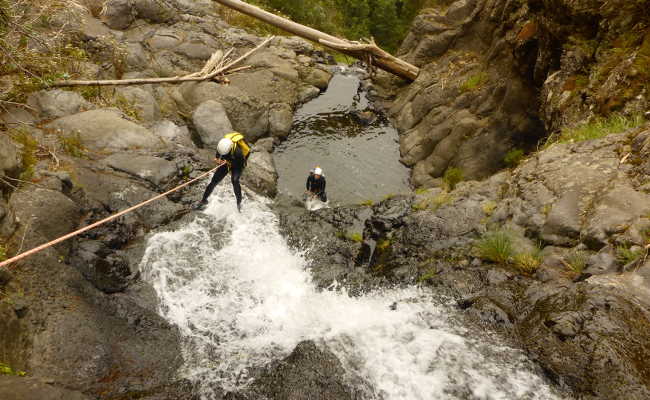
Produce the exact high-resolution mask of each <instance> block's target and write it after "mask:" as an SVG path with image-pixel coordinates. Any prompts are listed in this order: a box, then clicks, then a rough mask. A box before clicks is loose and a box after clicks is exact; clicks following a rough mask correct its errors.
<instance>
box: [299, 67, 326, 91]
mask: <svg viewBox="0 0 650 400" xmlns="http://www.w3.org/2000/svg"><path fill="white" fill-rule="evenodd" d="M330 79H332V74H330V73H329V72H327V71H324V70H322V69H320V68H310V69H309V70H308V71H307V72H306V73H305V74H304V76H303V80H304V81H305V83H307V84H309V85H312V86H316V87H317V88H319V89H321V90H323V89H327V86H328V85H329V82H330Z"/></svg>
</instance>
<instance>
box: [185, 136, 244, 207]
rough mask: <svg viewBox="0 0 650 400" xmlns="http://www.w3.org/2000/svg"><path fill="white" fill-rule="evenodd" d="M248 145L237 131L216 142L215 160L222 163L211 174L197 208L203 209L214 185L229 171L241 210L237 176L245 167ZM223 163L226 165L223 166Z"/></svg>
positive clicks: (239, 175) (239, 186)
mask: <svg viewBox="0 0 650 400" xmlns="http://www.w3.org/2000/svg"><path fill="white" fill-rule="evenodd" d="M250 151H251V149H250V146H249V145H248V143H246V140H245V139H244V135H242V134H241V133H238V132H233V133H229V134H227V135H225V136H224V137H223V139H221V140H220V141H219V143H217V154H216V158H215V160H216V161H217V162H218V163H220V164H222V166H221V168H219V169H217V170H216V171H215V172H214V175H212V180H211V181H210V183H209V184H208V187H207V188H205V192H204V193H203V199H202V200H201V202H200V203H199V204H198V205H197V208H199V209H203V208H205V206H206V205H207V204H208V198H209V197H210V195H211V194H212V191H213V190H214V188H215V186H217V184H219V182H221V180H222V179H223V178H224V177H225V176H226V175H227V174H228V172H230V178H231V180H232V189H233V191H234V192H235V197H236V198H237V210H239V212H241V199H242V197H241V185H240V183H239V178H241V174H242V172H243V171H244V168H245V167H246V161H247V160H248V155H249V154H250ZM223 165H226V166H227V168H225V167H224V166H223Z"/></svg>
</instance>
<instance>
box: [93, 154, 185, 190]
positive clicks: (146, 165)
mask: <svg viewBox="0 0 650 400" xmlns="http://www.w3.org/2000/svg"><path fill="white" fill-rule="evenodd" d="M104 162H105V163H106V164H107V165H109V166H110V167H111V168H114V169H116V170H118V171H123V172H126V173H127V174H131V175H134V176H137V177H138V178H141V179H145V180H147V181H149V182H151V183H153V184H154V185H156V186H164V185H165V184H167V183H168V182H169V181H170V180H171V179H173V178H174V177H175V176H176V175H177V173H178V169H177V168H176V164H174V163H173V162H171V161H167V160H165V159H164V158H159V157H152V156H145V155H135V154H125V153H119V154H113V155H112V156H110V157H108V158H106V159H105V160H104Z"/></svg>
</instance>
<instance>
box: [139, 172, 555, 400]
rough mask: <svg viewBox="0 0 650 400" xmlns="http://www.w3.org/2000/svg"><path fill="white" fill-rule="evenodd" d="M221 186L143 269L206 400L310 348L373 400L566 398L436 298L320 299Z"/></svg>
mask: <svg viewBox="0 0 650 400" xmlns="http://www.w3.org/2000/svg"><path fill="white" fill-rule="evenodd" d="M220 186H221V187H219V188H217V190H216V192H217V194H216V195H214V196H213V197H212V200H211V202H210V204H209V206H208V208H207V209H206V210H205V212H203V213H199V214H197V215H196V217H195V219H194V220H193V221H192V222H190V223H188V224H187V225H185V226H183V227H182V228H181V229H178V230H176V231H173V232H161V233H157V234H155V235H153V236H152V237H151V238H150V240H149V243H148V247H147V251H146V254H145V256H144V258H143V261H142V264H141V270H142V273H143V276H144V279H145V280H147V281H149V282H150V283H151V284H152V285H153V286H154V288H155V289H156V291H157V293H158V296H159V297H160V300H161V310H160V312H161V314H162V315H163V316H164V317H165V318H167V319H168V320H169V321H171V322H172V323H174V324H176V325H178V327H179V328H180V331H181V333H182V335H183V338H184V343H183V351H184V357H185V367H184V370H183V371H182V374H183V375H184V376H185V377H187V378H189V379H192V380H195V381H197V382H200V383H201V385H202V388H203V392H202V394H203V398H204V399H211V398H212V397H213V395H212V392H211V389H210V387H211V386H214V385H217V386H220V387H223V388H225V389H227V390H236V389H238V388H241V387H243V386H244V385H245V384H246V383H248V381H249V378H248V372H249V371H250V370H251V369H254V368H256V367H260V366H264V365H265V364H266V363H268V362H270V361H272V360H277V359H281V358H283V357H285V356H287V355H288V354H289V353H290V352H291V351H292V350H293V349H294V347H295V346H296V344H297V343H299V342H300V341H302V340H305V339H312V340H314V341H316V342H317V343H318V344H319V345H322V346H327V347H328V348H329V349H330V350H331V351H332V352H333V353H334V354H336V355H337V357H338V358H339V359H340V360H341V361H342V363H343V364H344V365H345V366H346V368H347V369H348V370H349V371H351V372H353V373H355V374H357V375H359V376H361V377H362V379H364V380H365V381H366V382H368V383H369V386H371V387H372V388H373V390H372V392H368V393H367V397H368V398H378V399H405V400H416V399H423V400H424V399H426V400H430V399H555V398H558V397H557V396H556V395H554V394H553V392H552V390H551V389H550V388H549V387H548V386H546V384H545V383H544V382H543V380H542V379H541V378H539V377H538V376H537V375H536V374H535V373H533V372H531V371H532V369H531V364H530V363H529V362H528V361H527V360H526V358H525V357H524V356H523V355H522V354H521V352H519V351H516V350H513V349H510V348H508V347H505V346H502V345H499V344H497V343H495V342H494V340H490V341H486V339H489V337H488V336H486V335H485V334H484V333H476V332H472V331H469V330H466V329H464V328H463V327H462V326H460V325H459V324H458V322H457V321H456V320H455V318H454V310H453V308H452V307H450V306H447V305H445V302H444V301H441V300H439V299H436V297H435V296H434V295H433V294H432V293H431V292H428V291H427V290H425V289H420V288H417V287H410V288H407V289H400V290H384V291H381V292H376V293H372V294H369V295H365V296H362V297H350V296H348V295H347V294H346V293H345V292H344V291H336V290H326V291H319V290H317V289H316V287H315V285H314V284H313V283H312V282H311V278H310V274H309V270H308V260H307V257H306V255H305V254H304V253H301V252H296V251H294V250H292V249H290V248H289V247H288V246H287V244H286V242H285V240H284V238H283V237H282V236H281V235H280V233H279V230H278V222H277V220H276V217H275V215H274V214H273V213H272V212H271V211H270V210H269V209H268V207H267V205H265V204H264V203H263V201H262V200H259V199H250V198H247V199H245V200H244V206H245V208H244V213H243V214H238V213H237V212H236V209H235V202H234V199H233V198H232V197H233V196H232V194H231V188H230V185H229V184H225V185H220ZM220 199H223V200H220ZM393 303H397V307H396V309H395V310H392V309H391V307H390V306H391V304H393Z"/></svg>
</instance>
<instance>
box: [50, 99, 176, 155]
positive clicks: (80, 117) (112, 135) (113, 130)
mask: <svg viewBox="0 0 650 400" xmlns="http://www.w3.org/2000/svg"><path fill="white" fill-rule="evenodd" d="M46 128H49V129H54V130H57V131H59V132H61V133H62V134H64V135H71V134H76V133H78V134H79V137H80V139H81V141H82V143H83V145H84V146H86V147H87V148H89V149H91V150H101V151H104V150H108V151H115V150H128V149H130V148H134V147H139V148H145V149H159V148H162V147H163V142H162V141H161V140H160V139H159V138H157V137H156V136H155V135H154V134H153V133H151V131H149V130H148V129H146V128H143V127H142V126H140V125H137V124H135V123H133V122H131V121H128V120H126V119H124V118H123V116H122V115H121V113H119V112H117V111H115V110H111V109H101V110H92V111H86V112H82V113H79V114H74V115H70V116H67V117H63V118H59V119H57V120H54V121H53V122H51V123H49V124H47V125H46Z"/></svg>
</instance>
